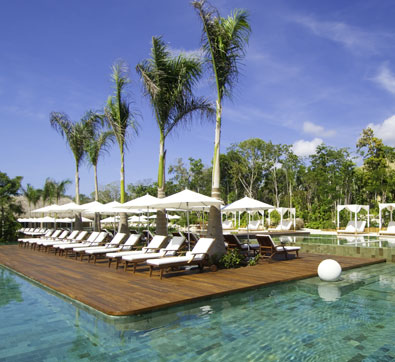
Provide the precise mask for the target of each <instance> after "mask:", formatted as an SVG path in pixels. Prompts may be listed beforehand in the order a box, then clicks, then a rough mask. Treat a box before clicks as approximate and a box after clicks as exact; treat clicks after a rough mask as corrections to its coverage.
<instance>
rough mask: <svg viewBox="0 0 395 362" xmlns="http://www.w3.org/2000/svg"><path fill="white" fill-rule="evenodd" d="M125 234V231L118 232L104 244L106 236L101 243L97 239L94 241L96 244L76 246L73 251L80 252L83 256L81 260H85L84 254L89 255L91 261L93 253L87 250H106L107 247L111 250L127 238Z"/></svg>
mask: <svg viewBox="0 0 395 362" xmlns="http://www.w3.org/2000/svg"><path fill="white" fill-rule="evenodd" d="M99 236H100V235H99ZM125 236H126V234H124V233H117V234H116V235H115V236H114V237H113V238H112V239H111V241H110V242H108V243H106V244H104V245H101V244H102V243H103V241H104V238H103V240H102V242H101V243H98V240H97V239H96V240H95V241H94V244H92V245H89V246H85V247H76V248H73V251H74V252H76V253H78V254H79V255H80V256H81V260H83V258H84V255H88V259H89V260H88V261H89V262H90V258H91V254H88V253H87V251H92V250H98V251H101V250H106V249H108V250H109V251H110V250H111V249H112V248H114V247H117V246H118V245H119V244H120V243H121V241H122V240H123V239H124V238H125Z"/></svg>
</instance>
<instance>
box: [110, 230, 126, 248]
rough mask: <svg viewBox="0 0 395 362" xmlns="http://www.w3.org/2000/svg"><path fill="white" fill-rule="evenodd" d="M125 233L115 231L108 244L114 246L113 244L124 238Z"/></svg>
mask: <svg viewBox="0 0 395 362" xmlns="http://www.w3.org/2000/svg"><path fill="white" fill-rule="evenodd" d="M125 236H126V234H124V233H117V234H116V235H115V236H114V237H113V238H112V240H111V241H110V243H109V245H111V246H114V245H119V244H120V243H121V241H122V240H123V239H124V238H125Z"/></svg>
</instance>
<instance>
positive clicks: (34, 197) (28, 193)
mask: <svg viewBox="0 0 395 362" xmlns="http://www.w3.org/2000/svg"><path fill="white" fill-rule="evenodd" d="M41 194H42V190H41V189H36V188H34V187H33V186H32V185H30V184H27V186H26V189H25V190H23V195H24V196H25V197H26V199H27V202H28V204H29V209H31V207H32V205H33V208H36V207H37V204H38V202H39V201H40V199H41ZM30 213H31V210H30Z"/></svg>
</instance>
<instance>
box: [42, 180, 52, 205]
mask: <svg viewBox="0 0 395 362" xmlns="http://www.w3.org/2000/svg"><path fill="white" fill-rule="evenodd" d="M41 198H42V200H43V206H44V205H45V204H46V203H47V202H48V203H49V204H52V203H53V200H54V198H55V185H54V183H53V181H52V180H51V179H50V178H49V177H47V178H46V180H45V184H44V187H43V190H42V192H41Z"/></svg>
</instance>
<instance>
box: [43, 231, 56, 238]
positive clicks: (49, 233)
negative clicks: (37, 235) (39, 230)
mask: <svg viewBox="0 0 395 362" xmlns="http://www.w3.org/2000/svg"><path fill="white" fill-rule="evenodd" d="M53 232H54V231H53V230H48V231H47V232H46V233H45V234H44V237H45V238H49V237H50V236H51V234H52V233H53Z"/></svg>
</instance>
